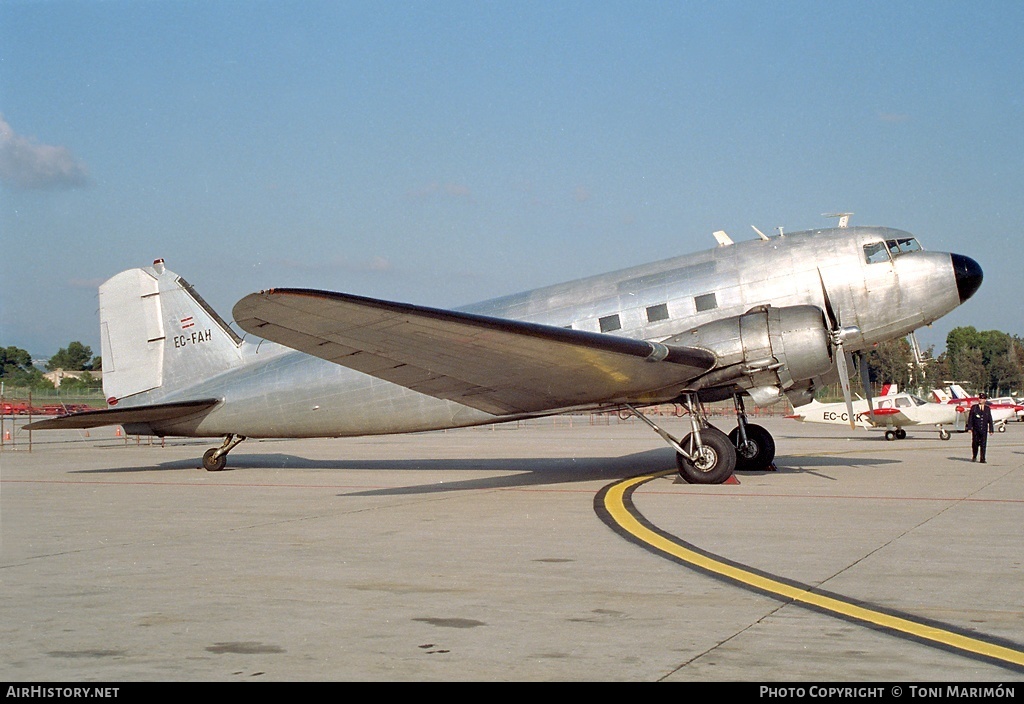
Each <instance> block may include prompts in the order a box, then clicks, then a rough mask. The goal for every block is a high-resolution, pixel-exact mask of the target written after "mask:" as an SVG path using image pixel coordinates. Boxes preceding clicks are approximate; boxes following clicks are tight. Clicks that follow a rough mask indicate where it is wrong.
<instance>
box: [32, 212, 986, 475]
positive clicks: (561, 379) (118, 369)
mask: <svg viewBox="0 0 1024 704" xmlns="http://www.w3.org/2000/svg"><path fill="white" fill-rule="evenodd" d="M847 220H848V214H844V215H843V216H842V219H841V220H840V223H839V224H840V226H839V227H836V228H829V229H821V230H811V231H806V232H797V233H786V234H780V235H778V236H774V237H767V236H765V235H764V234H763V233H762V232H761V231H760V230H757V228H754V230H755V231H756V232H757V234H758V237H757V238H756V239H751V240H749V241H743V242H739V243H734V242H733V241H732V239H731V238H730V237H729V236H728V235H727V234H725V233H724V232H716V233H715V237H716V239H717V240H718V242H719V245H718V246H717V247H716V248H714V249H710V250H707V251H704V252H699V253H696V254H690V255H686V256H678V257H674V258H671V259H666V260H663V261H659V262H654V263H651V264H644V265H640V266H634V267H631V268H628V269H623V270H620V271H615V272H612V273H608V274H601V275H598V276H592V277H589V278H584V279H579V280H576V281H570V282H568V283H562V284H556V285H553V286H547V287H544V288H539V289H536V290H533V291H527V292H525V293H520V294H516V295H510V296H505V297H502V298H496V299H493V300H490V301H485V302H483V303H478V304H476V305H471V306H467V307H465V308H461V309H458V310H441V309H436V308H427V307H424V306H419V305H411V304H408V303H396V302H391V301H385V300H377V299H373V298H365V297H362V296H356V295H351V294H345V293H334V292H330V291H316V290H307V289H295V288H276V289H267V290H264V291H260V292H258V293H252V294H249V295H248V296H246V297H245V298H243V299H241V300H240V301H239V302H238V303H237V304H236V305H235V307H234V310H233V311H232V313H233V317H234V322H235V324H236V325H237V326H238V327H239V328H240V329H241V330H242V331H244V332H245V333H246V337H247V339H243V338H242V337H241V336H240V335H239V334H237V333H236V332H235V331H234V330H233V329H232V328H231V327H230V326H229V325H228V324H227V323H226V322H225V321H224V320H223V319H222V318H221V317H220V316H218V315H217V314H216V313H215V312H214V311H213V310H212V309H211V308H210V306H209V305H208V304H206V303H205V302H204V301H203V299H202V298H201V297H200V296H199V294H198V293H196V291H195V290H194V289H193V288H192V286H191V285H190V284H189V283H187V282H186V281H185V280H184V279H182V278H181V277H179V276H178V275H176V274H174V273H172V272H171V271H170V270H168V269H166V268H165V267H164V262H163V260H159V259H158V260H157V261H155V262H154V263H153V266H151V267H145V268H137V269H130V270H128V271H124V272H122V273H120V274H117V275H115V276H114V277H112V278H111V279H109V280H108V281H106V282H105V283H104V284H102V285H101V286H100V289H99V301H100V330H101V347H102V359H103V364H102V367H103V389H104V394H105V396H107V404H108V408H106V409H104V410H97V411H86V412H81V413H75V414H71V415H68V416H64V417H60V418H54V419H49V420H44V421H40V422H37V423H33V424H31V427H32V428H34V429H48V428H91V427H97V426H101V425H112V424H117V425H122V426H123V427H124V430H125V432H126V433H127V434H138V435H154V436H161V437H162V436H189V437H222V438H224V441H223V444H222V445H220V446H219V447H214V448H211V449H210V450H208V451H207V452H206V454H205V455H204V456H203V466H204V467H205V468H206V469H208V470H211V471H215V470H221V469H223V468H224V467H225V464H226V461H227V456H228V453H229V452H230V451H231V450H232V449H233V448H234V447H235V446H236V445H238V443H240V442H242V441H243V440H245V439H246V438H247V437H249V438H285V437H289V438H299V437H344V436H360V435H381V434H391V433H411V432H419V431H427V430H437V429H442V428H456V427H464V426H473V425H483V424H488V423H499V422H503V421H509V420H515V419H521V418H530V417H537V416H545V415H553V414H560V413H567V412H579V411H587V410H609V411H611V410H615V409H618V410H620V411H625V412H629V413H633V414H635V415H637V416H638V417H639V418H641V419H642V420H644V422H646V423H647V424H648V425H650V426H651V427H652V428H653V429H654V430H655V431H656V432H657V433H658V434H659V435H660V436H661V437H662V438H663V439H664V440H665V441H666V442H667V443H668V444H669V445H670V446H671V447H672V448H673V449H674V450H675V452H676V459H677V465H678V468H679V473H680V476H682V478H683V479H685V480H687V481H689V482H693V483H703V484H713V483H721V482H724V481H727V480H729V479H730V478H731V477H732V473H733V471H734V470H735V469H737V468H739V469H744V470H761V469H767V468H769V466H770V465H771V463H772V461H773V459H774V456H775V441H774V439H773V438H772V436H771V435H770V434H769V433H768V431H767V430H765V429H764V428H763V427H761V426H758V425H755V424H753V423H749V422H748V421H747V417H746V413H745V406H744V401H745V399H749V400H751V401H752V402H753V403H754V404H756V405H757V406H765V405H768V404H773V403H776V402H778V401H780V400H782V399H783V398H788V399H789V400H790V401H791V402H792V403H793V405H794V406H801V405H804V404H806V403H808V402H810V401H811V399H812V397H813V394H814V391H815V389H816V388H818V387H819V386H820V385H821V384H825V383H835V382H836V381H840V382H841V385H842V388H843V391H844V395H845V398H846V400H847V405H848V406H849V405H850V404H851V403H852V401H851V397H850V386H849V373H848V365H849V364H850V363H852V354H853V353H855V352H858V351H859V350H864V349H867V348H868V347H870V346H871V345H872V344H874V343H876V342H881V341H883V340H888V339H891V338H895V337H901V336H904V335H907V334H908V333H910V332H911V331H913V330H915V329H917V328H919V327H921V326H923V325H928V324H929V323H931V322H933V321H934V320H936V319H937V318H939V317H941V316H943V315H945V314H947V313H949V312H950V311H951V310H953V309H954V308H956V307H957V306H958V305H960V304H961V303H963V302H964V301H966V300H967V299H968V298H970V296H971V295H973V294H974V292H975V291H976V290H977V289H978V287H979V286H980V285H981V282H982V271H981V267H979V266H978V264H977V262H975V261H974V260H973V259H970V258H969V257H966V256H963V255H960V254H949V253H944V252H932V251H925V250H924V249H923V248H922V247H921V246H920V245H919V243H918V241H917V239H915V238H914V237H913V236H912V235H911V234H909V233H907V232H903V231H901V230H894V229H889V228H884V227H848V226H847ZM848 358H849V359H848ZM729 398H732V399H733V400H734V406H735V409H736V423H737V424H736V428H734V429H733V430H732V431H731V432H730V433H729V434H728V435H727V434H726V433H724V432H723V431H721V430H719V429H717V428H715V427H714V426H712V425H711V424H710V423H709V422H708V420H707V414H706V413H705V411H704V405H703V404H704V403H705V402H711V401H721V400H727V399H729ZM662 403H675V404H680V405H682V406H683V407H685V409H687V410H688V412H689V417H690V432H689V434H688V435H686V437H684V438H682V439H677V438H675V437H673V436H672V435H670V434H669V433H668V432H666V431H665V430H663V429H662V428H660V427H659V426H658V425H656V424H655V423H654V422H653V421H652V420H650V419H649V418H647V417H646V416H644V415H643V414H642V413H641V411H640V410H639V409H641V408H642V407H644V406H650V405H653V404H662ZM852 415H853V413H852V412H851V413H850V416H851V417H852Z"/></svg>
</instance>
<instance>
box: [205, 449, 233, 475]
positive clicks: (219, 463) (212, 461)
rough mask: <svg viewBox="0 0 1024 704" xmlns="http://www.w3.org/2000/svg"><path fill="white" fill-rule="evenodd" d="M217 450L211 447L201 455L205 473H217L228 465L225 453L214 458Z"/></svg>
mask: <svg viewBox="0 0 1024 704" xmlns="http://www.w3.org/2000/svg"><path fill="white" fill-rule="evenodd" d="M218 449H219V448H216V447H211V448H210V449H209V450H207V451H206V452H204V453H203V468H204V469H205V470H206V471H207V472H219V471H221V470H222V469H224V467H226V466H227V464H228V455H227V453H226V452H225V453H224V454H223V455H221V456H220V457H216V458H215V457H214V455H215V454H216V452H217V450H218Z"/></svg>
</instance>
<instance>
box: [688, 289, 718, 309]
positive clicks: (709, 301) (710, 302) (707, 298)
mask: <svg viewBox="0 0 1024 704" xmlns="http://www.w3.org/2000/svg"><path fill="white" fill-rule="evenodd" d="M693 303H694V305H695V306H696V307H697V312H698V313H703V312H704V311H706V310H714V309H715V308H717V307H718V299H717V298H715V294H713V293H705V294H704V295H703V296H697V297H696V298H694V299H693Z"/></svg>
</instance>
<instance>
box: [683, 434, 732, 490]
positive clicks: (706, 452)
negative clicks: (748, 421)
mask: <svg viewBox="0 0 1024 704" xmlns="http://www.w3.org/2000/svg"><path fill="white" fill-rule="evenodd" d="M692 439H693V434H692V433H691V434H690V435H687V436H686V437H685V438H683V441H682V442H681V443H679V444H680V445H682V446H683V447H684V448H686V449H689V448H690V447H691V444H690V443H691V441H692ZM700 440H701V448H700V450H699V451H698V452H697V453H696V456H695V457H694V459H693V460H692V461H691V460H688V459H686V458H685V457H683V456H682V455H680V454H679V453H676V465H677V466H678V467H679V476H680V477H682V478H683V479H684V480H685V481H686V482H688V483H690V484H721V483H722V482H724V481H726V480H727V479H728V478H729V477H731V476H732V473H733V470H734V469H736V448H735V447H733V444H732V441H731V440H729V436H728V435H726V434H725V433H723V432H722V431H721V430H719V429H718V428H713V427H710V426H709V427H707V428H704V429H703V430H701V431H700Z"/></svg>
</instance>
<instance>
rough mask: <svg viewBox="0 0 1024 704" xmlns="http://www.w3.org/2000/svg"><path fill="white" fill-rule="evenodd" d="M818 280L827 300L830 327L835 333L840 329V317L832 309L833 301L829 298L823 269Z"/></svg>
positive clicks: (826, 306) (823, 295)
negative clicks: (822, 273)
mask: <svg viewBox="0 0 1024 704" xmlns="http://www.w3.org/2000/svg"><path fill="white" fill-rule="evenodd" d="M818 280H819V281H820V282H821V295H822V298H824V299H825V315H827V316H828V326H829V328H831V329H832V330H833V331H835V330H838V329H839V316H837V315H836V311H835V309H834V308H833V307H832V299H831V298H829V296H828V289H827V288H825V277H824V276H822V275H821V269H818Z"/></svg>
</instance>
